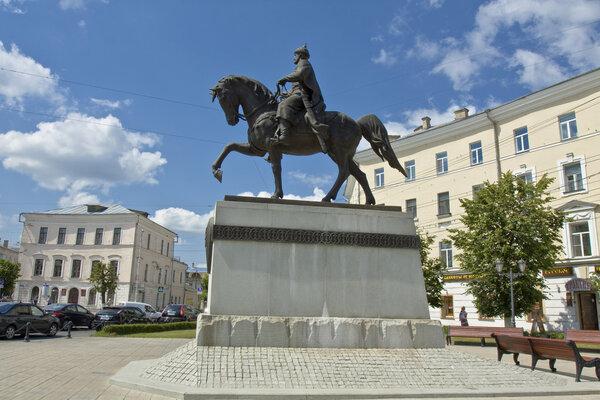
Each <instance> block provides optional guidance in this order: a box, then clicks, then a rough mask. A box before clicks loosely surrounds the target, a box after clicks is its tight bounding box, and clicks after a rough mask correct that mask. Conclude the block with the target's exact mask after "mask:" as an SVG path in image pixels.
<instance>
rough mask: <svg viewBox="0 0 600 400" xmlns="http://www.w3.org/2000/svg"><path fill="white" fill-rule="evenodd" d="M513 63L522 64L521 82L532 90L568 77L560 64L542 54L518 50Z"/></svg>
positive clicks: (520, 71)
mask: <svg viewBox="0 0 600 400" xmlns="http://www.w3.org/2000/svg"><path fill="white" fill-rule="evenodd" d="M511 65H513V66H520V68H519V71H518V74H519V82H521V83H522V84H524V85H525V86H527V87H529V88H530V89H532V90H537V89H541V88H544V87H546V86H549V85H552V84H554V83H556V82H560V81H562V80H565V79H566V78H567V75H566V74H564V73H563V72H562V71H561V69H560V66H558V65H557V64H556V63H554V62H553V61H552V60H550V59H548V58H547V57H544V56H542V55H540V54H536V53H533V52H531V51H527V50H517V51H516V52H515V55H514V57H513V60H512V61H511Z"/></svg>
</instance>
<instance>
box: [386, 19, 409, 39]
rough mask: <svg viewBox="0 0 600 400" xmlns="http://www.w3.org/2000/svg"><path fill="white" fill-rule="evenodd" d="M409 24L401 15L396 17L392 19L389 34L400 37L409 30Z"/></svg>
mask: <svg viewBox="0 0 600 400" xmlns="http://www.w3.org/2000/svg"><path fill="white" fill-rule="evenodd" d="M407 26H408V23H407V22H406V19H405V18H404V17H403V16H401V15H396V16H394V18H392V22H391V23H390V26H389V32H390V34H391V35H393V36H400V35H402V34H403V33H404V30H405V29H406V28H407Z"/></svg>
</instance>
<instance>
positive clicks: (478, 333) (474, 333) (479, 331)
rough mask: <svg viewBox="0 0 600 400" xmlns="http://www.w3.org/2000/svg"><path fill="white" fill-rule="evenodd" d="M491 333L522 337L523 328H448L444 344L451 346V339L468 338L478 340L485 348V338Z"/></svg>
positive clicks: (452, 326) (451, 326)
mask: <svg viewBox="0 0 600 400" xmlns="http://www.w3.org/2000/svg"><path fill="white" fill-rule="evenodd" d="M492 333H496V334H498V335H518V336H523V328H504V327H499V326H455V325H450V326H448V334H447V335H446V343H447V344H452V339H450V338H451V337H469V338H480V339H481V345H482V346H485V338H489V337H490V335H491V334H492Z"/></svg>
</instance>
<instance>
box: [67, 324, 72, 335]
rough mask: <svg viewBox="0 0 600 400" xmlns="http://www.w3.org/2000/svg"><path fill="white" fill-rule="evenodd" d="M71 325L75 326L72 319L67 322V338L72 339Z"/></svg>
mask: <svg viewBox="0 0 600 400" xmlns="http://www.w3.org/2000/svg"><path fill="white" fill-rule="evenodd" d="M71 326H73V323H72V322H71V321H69V322H67V338H68V339H71Z"/></svg>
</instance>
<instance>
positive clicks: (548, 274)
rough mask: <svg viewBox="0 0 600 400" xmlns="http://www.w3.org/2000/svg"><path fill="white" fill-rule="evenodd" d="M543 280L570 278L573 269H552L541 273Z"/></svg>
mask: <svg viewBox="0 0 600 400" xmlns="http://www.w3.org/2000/svg"><path fill="white" fill-rule="evenodd" d="M542 275H543V276H544V278H552V277H555V276H571V275H573V267H562V268H552V269H551V270H548V271H544V272H542Z"/></svg>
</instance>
